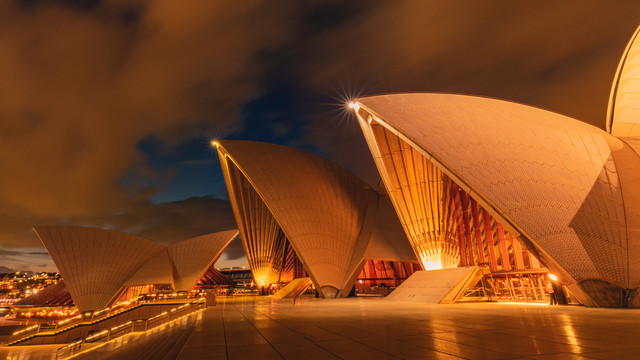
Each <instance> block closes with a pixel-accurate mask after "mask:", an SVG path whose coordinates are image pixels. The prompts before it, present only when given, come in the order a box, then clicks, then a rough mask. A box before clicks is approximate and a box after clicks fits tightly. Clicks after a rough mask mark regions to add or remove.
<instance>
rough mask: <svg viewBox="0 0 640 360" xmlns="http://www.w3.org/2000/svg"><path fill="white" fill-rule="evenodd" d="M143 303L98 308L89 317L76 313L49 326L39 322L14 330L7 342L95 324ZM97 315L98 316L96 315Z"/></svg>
mask: <svg viewBox="0 0 640 360" xmlns="http://www.w3.org/2000/svg"><path fill="white" fill-rule="evenodd" d="M142 305H143V304H141V303H138V304H135V305H133V306H130V307H123V308H120V309H118V310H116V311H114V312H111V311H110V310H111V309H105V310H100V311H96V312H94V313H92V314H91V317H90V318H86V317H84V316H82V315H77V316H74V317H72V318H68V319H65V320H62V321H57V322H56V323H55V325H53V326H51V325H45V324H39V325H33V326H30V327H28V328H26V329H22V330H20V331H16V332H14V333H13V334H12V335H11V337H10V338H9V341H8V343H9V344H11V343H13V342H16V341H20V340H23V339H26V338H28V337H30V336H33V335H36V334H40V333H46V332H51V331H53V333H54V334H56V333H58V332H62V331H65V330H67V329H69V328H72V327H75V326H76V325H78V324H82V323H89V324H95V323H98V322H100V321H103V320H105V319H109V318H111V317H114V316H116V315H119V314H122V313H124V312H126V311H129V310H133V309H135V308H137V307H139V306H142ZM96 315H98V316H96ZM16 335H20V336H19V337H15V336H16Z"/></svg>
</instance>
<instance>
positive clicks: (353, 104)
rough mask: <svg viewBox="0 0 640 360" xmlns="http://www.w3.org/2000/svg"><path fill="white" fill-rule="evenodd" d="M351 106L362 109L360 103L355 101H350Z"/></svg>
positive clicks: (356, 109)
mask: <svg viewBox="0 0 640 360" xmlns="http://www.w3.org/2000/svg"><path fill="white" fill-rule="evenodd" d="M349 107H350V108H352V109H353V110H355V111H358V109H360V105H358V103H357V102H355V101H351V102H349Z"/></svg>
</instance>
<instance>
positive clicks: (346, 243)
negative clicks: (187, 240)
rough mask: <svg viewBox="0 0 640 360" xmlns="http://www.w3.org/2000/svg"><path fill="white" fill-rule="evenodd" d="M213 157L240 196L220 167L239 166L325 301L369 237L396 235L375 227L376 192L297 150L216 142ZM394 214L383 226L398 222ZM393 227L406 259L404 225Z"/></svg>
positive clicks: (350, 271) (347, 277)
mask: <svg viewBox="0 0 640 360" xmlns="http://www.w3.org/2000/svg"><path fill="white" fill-rule="evenodd" d="M218 151H219V155H220V159H221V164H222V166H223V171H224V172H225V180H226V181H227V187H228V188H229V191H230V192H233V191H238V190H236V189H234V185H233V184H232V183H230V180H229V175H228V174H229V170H228V169H227V170H225V167H228V166H236V167H237V168H238V169H240V171H241V172H242V173H243V174H244V176H245V177H246V179H248V181H249V182H250V183H251V185H252V186H253V188H254V189H255V191H256V192H257V193H258V194H259V195H260V197H261V199H262V201H264V203H265V204H266V206H267V207H268V208H269V210H270V211H271V213H272V214H273V216H274V218H275V219H276V220H277V222H278V224H279V225H280V227H281V229H282V231H283V232H284V233H285V235H286V237H287V239H289V241H290V242H291V244H292V246H293V248H294V249H295V251H296V253H297V254H298V257H299V258H300V260H301V262H302V263H303V264H304V266H305V268H306V269H307V272H308V273H309V274H310V276H311V278H312V279H313V281H314V282H315V284H316V286H317V287H318V288H320V289H321V292H323V295H324V296H327V297H332V296H336V295H337V294H338V292H340V291H342V290H343V289H345V288H346V287H348V284H349V283H350V282H351V281H354V280H355V277H356V276H357V271H356V270H359V267H360V266H362V264H363V261H364V254H365V251H366V250H367V247H368V245H369V244H370V241H369V240H370V239H371V238H372V234H374V233H375V234H376V235H375V237H378V238H380V237H382V238H385V237H388V236H390V234H389V231H391V232H393V229H394V228H393V227H390V228H389V229H383V228H379V227H378V225H377V223H378V211H377V209H378V202H379V194H378V193H377V192H376V191H375V190H373V189H372V188H371V187H369V186H368V185H366V184H365V183H364V182H363V181H362V180H361V179H360V178H358V177H356V176H355V175H353V174H351V173H350V172H348V171H347V170H345V169H344V168H342V167H340V166H338V165H336V164H333V163H331V162H329V161H327V160H324V159H322V158H320V157H317V156H315V155H311V154H309V153H306V152H303V151H300V150H296V149H292V148H289V147H285V146H281V145H276V144H268V143H262V142H253V141H220V142H219V143H218ZM231 197H232V196H231ZM232 198H233V197H232ZM232 205H233V206H234V212H236V213H237V214H238V213H239V211H240V210H241V209H239V204H236V203H235V202H234V201H232ZM393 215H394V216H393V217H392V218H389V219H384V220H385V221H395V222H399V221H398V219H397V217H396V216H395V214H393ZM237 219H238V221H242V217H238V216H237ZM239 228H240V229H243V226H242V225H241V224H239ZM395 229H396V231H398V232H397V233H394V234H395V236H396V237H395V239H396V240H397V241H398V247H400V248H403V247H404V248H405V249H404V250H401V251H400V252H399V253H402V254H403V255H405V254H406V253H407V249H408V252H409V253H410V252H411V248H410V247H409V243H408V240H407V239H406V236H405V235H404V232H403V231H402V228H401V226H400V225H399V224H398V226H397V227H395ZM385 231H387V232H386V233H385ZM376 241H377V242H380V240H376ZM388 241H391V240H388ZM410 254H411V258H410V260H413V261H415V256H413V254H412V253H410ZM390 256H393V257H395V256H397V254H396V255H390ZM354 274H355V275H354Z"/></svg>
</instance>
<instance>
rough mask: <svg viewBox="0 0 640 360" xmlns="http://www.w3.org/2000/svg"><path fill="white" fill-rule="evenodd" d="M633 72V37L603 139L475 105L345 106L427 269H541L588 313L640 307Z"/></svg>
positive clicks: (639, 135)
mask: <svg viewBox="0 0 640 360" xmlns="http://www.w3.org/2000/svg"><path fill="white" fill-rule="evenodd" d="M639 30H640V29H639ZM638 69H640V41H638V32H636V33H635V34H634V37H633V38H632V40H631V42H630V43H629V46H628V47H627V49H626V51H625V54H624V56H623V58H622V60H621V64H620V67H619V69H618V72H617V74H616V77H615V81H614V85H613V89H612V94H611V100H610V104H609V111H608V118H607V130H608V132H605V131H602V130H600V129H598V128H596V127H593V126H591V125H588V124H586V123H583V122H580V121H578V120H575V119H571V118H569V117H566V116H563V115H559V114H556V113H552V112H549V111H545V110H541V109H537V108H533V107H529V106H526V105H521V104H516V103H512V102H507V101H501V100H495V99H488V98H481V97H474V96H465V95H452V94H427V93H424V94H398V95H385V96H374V97H368V98H362V99H357V100H356V101H355V102H354V103H352V105H351V107H352V108H354V109H355V110H356V114H357V117H358V119H359V123H360V125H361V128H362V131H363V133H364V136H365V138H366V140H367V143H368V145H369V149H370V151H371V153H372V155H373V158H374V160H375V162H376V165H377V167H378V170H379V172H380V175H381V177H382V179H383V182H384V184H385V187H386V189H387V192H388V193H389V195H390V198H391V199H392V202H393V204H394V207H395V209H396V212H397V213H398V216H399V217H400V219H401V221H402V224H403V226H404V229H405V232H406V233H407V236H408V237H409V238H410V240H411V243H412V246H413V248H414V251H415V253H416V255H417V257H418V258H419V259H420V260H421V263H422V265H423V267H424V268H425V269H433V268H448V267H456V266H465V265H473V264H476V265H481V266H484V267H486V268H488V269H489V270H490V272H491V273H492V275H493V276H494V277H499V276H500V274H504V272H505V271H511V270H517V271H520V272H521V273H522V274H531V273H536V271H538V270H540V268H541V267H542V265H540V263H542V264H544V266H545V267H547V268H548V269H549V270H550V271H551V272H553V273H554V274H556V275H558V277H559V278H560V281H561V282H562V284H564V285H565V286H567V288H568V289H569V290H570V292H571V294H572V295H573V296H574V297H575V298H576V299H578V300H579V301H580V302H581V303H583V304H585V305H591V306H607V307H620V306H623V307H624V306H639V305H640V301H639V300H640V299H638V297H637V296H636V295H637V293H638V288H639V287H640V267H639V266H638V265H637V263H638V259H639V257H640V201H639V200H640V186H639V185H640V172H639V171H638V169H640V156H639V155H638V150H640V125H639V124H640V95H639V94H640V72H639V71H638ZM537 269H538V270H537ZM522 270H527V271H522ZM538 280H539V279H538ZM528 281H531V282H532V283H533V284H535V282H536V281H535V279H533V280H532V279H529V280H528ZM539 286H540V287H542V284H539Z"/></svg>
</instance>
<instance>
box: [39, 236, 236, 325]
mask: <svg viewBox="0 0 640 360" xmlns="http://www.w3.org/2000/svg"><path fill="white" fill-rule="evenodd" d="M34 231H35V232H36V234H37V235H38V237H39V238H40V240H41V241H42V243H43V244H44V246H45V247H46V248H47V251H48V252H49V254H50V255H51V257H52V258H53V261H54V262H55V264H56V266H57V267H58V270H59V272H60V274H61V275H62V277H63V279H64V285H66V288H67V290H68V292H69V294H70V295H71V298H72V299H73V302H74V303H75V306H76V307H77V308H78V310H79V311H80V312H87V311H95V310H101V309H104V308H106V307H109V306H111V305H113V304H114V303H117V302H118V301H126V300H128V299H132V298H136V297H137V296H138V295H139V294H141V293H142V292H143V291H144V290H145V287H146V288H148V287H149V286H151V285H154V286H163V285H165V286H168V287H170V289H171V290H172V291H175V292H179V291H189V290H191V289H192V288H193V287H194V286H195V285H196V282H197V281H198V280H200V279H201V278H202V277H203V276H204V275H205V273H206V272H207V271H208V270H209V269H211V268H212V266H213V264H214V263H215V262H216V260H218V258H219V257H220V255H221V254H222V252H223V251H224V250H225V248H226V247H227V245H229V243H230V242H231V241H232V240H233V239H234V238H235V237H236V235H237V234H238V231H237V230H230V231H221V232H217V233H212V234H207V235H202V236H198V237H195V238H191V239H187V240H183V241H180V242H177V243H175V244H173V245H169V246H166V245H164V244H161V243H158V242H155V241H152V240H149V239H145V238H142V237H139V236H134V235H130V234H125V233H122V232H118V231H110V230H102V229H94V228H86V227H76V226H37V227H35V228H34ZM45 291H46V289H45Z"/></svg>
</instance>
